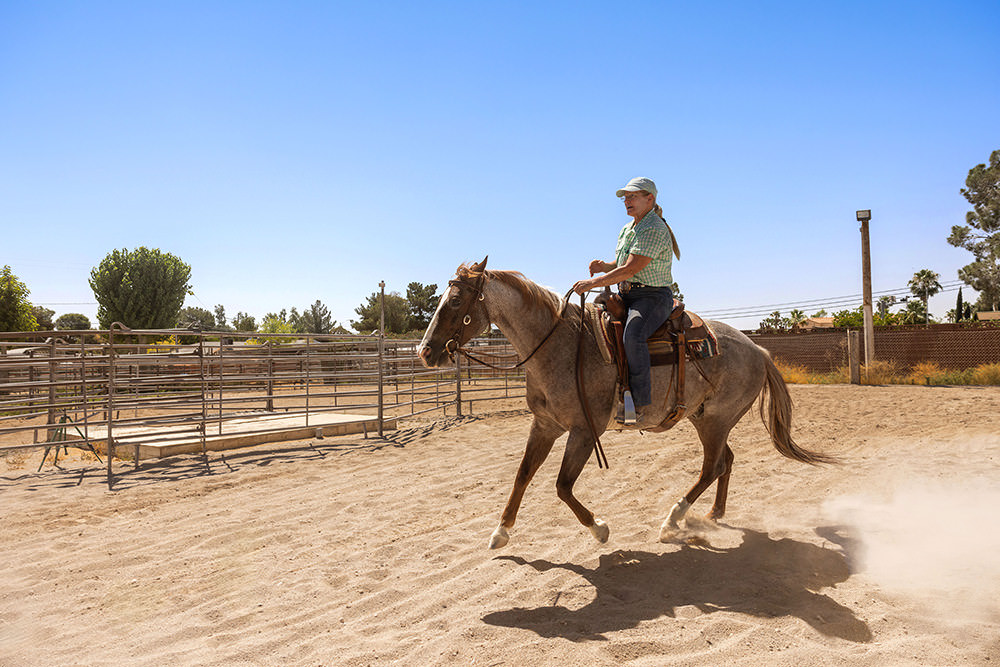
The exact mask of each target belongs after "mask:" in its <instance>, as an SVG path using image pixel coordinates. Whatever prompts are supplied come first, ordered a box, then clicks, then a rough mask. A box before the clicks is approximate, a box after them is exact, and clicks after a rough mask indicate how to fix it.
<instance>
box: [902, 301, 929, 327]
mask: <svg viewBox="0 0 1000 667" xmlns="http://www.w3.org/2000/svg"><path fill="white" fill-rule="evenodd" d="M896 321H897V323H899V324H906V325H915V324H927V323H928V322H929V321H930V318H929V317H928V315H927V307H926V306H925V305H924V302H923V301H922V300H921V299H910V300H909V301H907V302H906V308H905V309H904V310H902V311H900V312H899V313H897V314H896Z"/></svg>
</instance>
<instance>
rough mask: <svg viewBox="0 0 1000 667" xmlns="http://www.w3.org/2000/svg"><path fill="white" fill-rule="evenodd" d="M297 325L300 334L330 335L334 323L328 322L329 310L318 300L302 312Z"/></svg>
mask: <svg viewBox="0 0 1000 667" xmlns="http://www.w3.org/2000/svg"><path fill="white" fill-rule="evenodd" d="M298 325H299V327H300V329H299V330H300V332H301V333H317V334H325V333H330V330H331V329H333V325H334V323H333V322H332V321H331V320H330V310H329V309H328V308H327V307H326V306H324V305H323V302H322V301H320V300H319V299H316V301H315V302H314V303H313V305H311V306H309V308H307V309H305V310H303V311H302V314H301V315H300V316H299V321H298Z"/></svg>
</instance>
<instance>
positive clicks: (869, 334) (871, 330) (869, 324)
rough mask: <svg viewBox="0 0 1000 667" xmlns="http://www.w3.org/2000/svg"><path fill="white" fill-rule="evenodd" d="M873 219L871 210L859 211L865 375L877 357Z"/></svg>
mask: <svg viewBox="0 0 1000 667" xmlns="http://www.w3.org/2000/svg"><path fill="white" fill-rule="evenodd" d="M871 219H872V212H871V210H867V209H866V210H864V211H858V222H860V223H861V282H862V289H863V293H864V301H862V310H863V314H864V325H865V376H866V377H867V375H868V368H869V365H870V364H871V362H872V359H874V357H875V322H874V316H873V313H872V256H871V246H870V244H869V242H868V221H869V220H871Z"/></svg>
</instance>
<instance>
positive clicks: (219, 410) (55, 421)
mask: <svg viewBox="0 0 1000 667" xmlns="http://www.w3.org/2000/svg"><path fill="white" fill-rule="evenodd" d="M417 344H418V341H415V340H390V339H385V338H382V337H380V336H377V335H376V336H346V335H310V336H308V337H306V338H301V339H295V340H290V339H289V338H288V336H287V335H286V336H280V335H267V334H232V333H220V332H192V331H188V330H158V331H148V330H143V331H137V330H136V331H132V330H123V329H112V330H108V331H56V332H51V331H50V332H28V333H24V332H21V333H0V452H3V453H4V454H5V455H6V454H7V453H9V452H12V451H17V450H24V449H29V450H30V449H40V448H46V449H49V448H52V447H53V446H56V443H58V445H57V446H72V447H82V448H94V445H95V444H99V447H97V449H101V450H105V451H107V452H108V453H109V454H110V455H111V456H108V461H107V468H108V484H109V486H111V485H112V484H113V475H112V467H111V460H112V457H113V456H114V455H115V453H116V449H115V441H116V438H115V432H116V430H118V431H119V432H121V429H126V428H128V429H134V428H136V427H152V428H155V429H156V433H157V435H156V436H155V437H156V438H160V439H164V440H165V439H169V438H177V437H179V436H186V437H194V438H200V440H201V443H202V451H203V453H204V454H205V455H206V457H207V451H206V448H205V438H206V437H208V436H210V435H212V434H213V432H218V433H221V432H222V424H223V423H224V422H225V421H226V420H231V419H235V418H246V417H247V416H253V415H261V416H263V415H269V414H275V413H280V414H282V415H284V416H302V417H303V418H304V421H305V424H306V426H309V423H310V422H309V420H310V418H311V417H312V418H314V419H316V415H319V414H321V413H329V412H340V413H352V414H364V415H370V416H374V417H375V418H376V420H377V421H376V423H377V430H378V434H379V435H382V427H383V422H384V420H386V419H388V418H398V417H401V416H407V415H409V416H414V415H419V414H423V413H427V412H433V411H440V412H443V413H445V414H447V412H448V410H453V411H454V412H455V413H456V414H458V415H461V414H462V412H463V406H465V407H466V408H467V409H469V410H470V411H471V410H472V409H473V406H474V404H475V403H477V402H479V401H484V400H493V399H496V398H506V397H509V398H519V397H523V396H524V394H525V390H524V374H523V371H517V372H500V371H496V370H493V369H488V368H481V367H470V366H469V365H468V364H462V363H460V364H458V365H456V366H454V367H451V368H446V369H426V368H424V367H423V366H422V364H420V363H419V360H418V359H417V358H416V347H417ZM468 345H471V346H474V347H475V348H478V349H477V353H479V354H484V355H488V356H492V357H494V358H496V359H497V360H498V362H499V363H504V361H505V360H511V359H513V358H514V352H513V349H512V347H511V346H510V344H509V343H508V342H507V341H506V340H505V339H502V338H500V339H497V338H482V339H476V340H473V341H471V342H470V343H469V344H468ZM213 429H217V431H213ZM266 430H267V426H266V421H263V420H262V421H261V426H260V432H264V431H266ZM255 432H256V431H253V430H250V431H249V433H255ZM95 434H96V435H95ZM95 438H99V442H96V443H95ZM138 449H139V448H138V447H135V451H134V452H119V453H120V454H121V455H123V456H126V455H131V456H132V457H133V458H134V460H135V463H136V465H138ZM57 451H58V450H57Z"/></svg>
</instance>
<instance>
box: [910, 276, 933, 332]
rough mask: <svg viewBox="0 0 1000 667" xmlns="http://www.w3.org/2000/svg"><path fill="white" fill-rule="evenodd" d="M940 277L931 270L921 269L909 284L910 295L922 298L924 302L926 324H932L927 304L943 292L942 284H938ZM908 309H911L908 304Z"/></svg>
mask: <svg viewBox="0 0 1000 667" xmlns="http://www.w3.org/2000/svg"><path fill="white" fill-rule="evenodd" d="M940 277H941V276H939V275H938V274H937V273H935V272H934V271H931V270H930V269H920V270H919V271H917V272H916V273H914V274H913V277H912V278H910V282H909V283H908V285H909V286H910V293H911V294H913V296H917V297H920V298H921V299H923V301H924V323H925V324H928V323H929V322H930V314H929V312H928V309H927V302H928V300H929V299H930V298H931V297H932V296H934V295H935V294H937V293H938V292H940V291H941V283H940V282H938V278H940ZM907 309H909V304H907Z"/></svg>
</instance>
